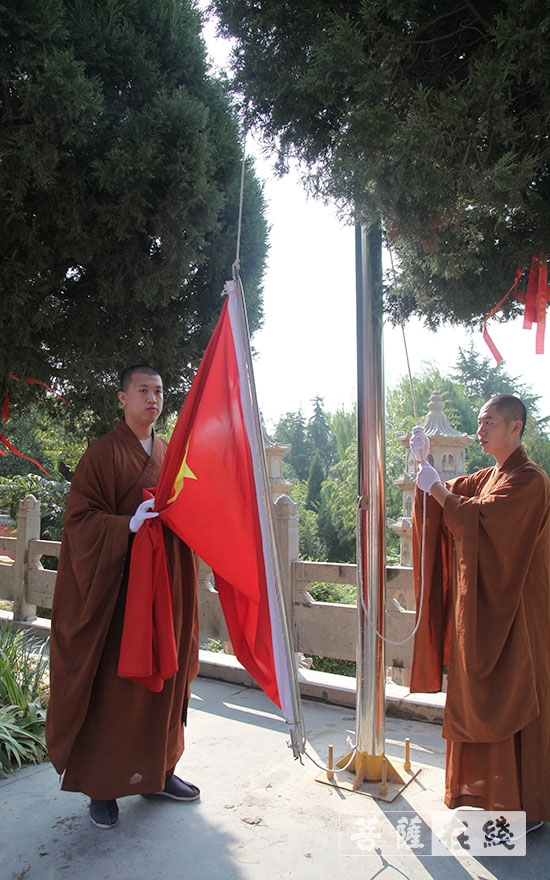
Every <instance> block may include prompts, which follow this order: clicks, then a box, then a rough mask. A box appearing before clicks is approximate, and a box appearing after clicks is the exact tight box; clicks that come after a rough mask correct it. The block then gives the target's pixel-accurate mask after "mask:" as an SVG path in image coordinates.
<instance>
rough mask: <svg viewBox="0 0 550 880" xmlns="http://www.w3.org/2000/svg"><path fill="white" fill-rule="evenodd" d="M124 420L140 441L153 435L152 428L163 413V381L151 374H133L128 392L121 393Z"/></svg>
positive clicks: (119, 397)
mask: <svg viewBox="0 0 550 880" xmlns="http://www.w3.org/2000/svg"><path fill="white" fill-rule="evenodd" d="M118 399H119V400H120V402H121V403H122V406H123V407H124V420H125V422H126V424H127V425H128V427H129V428H131V429H132V431H133V432H134V433H135V434H137V436H138V437H139V438H140V439H146V438H147V437H148V436H150V434H151V427H152V425H153V423H154V422H155V421H156V420H157V419H158V417H159V416H160V414H161V412H162V404H163V391H162V379H161V378H160V376H158V375H150V374H149V373H133V374H132V376H131V379H130V384H129V385H128V388H127V389H126V391H119V393H118Z"/></svg>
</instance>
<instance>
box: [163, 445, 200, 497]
mask: <svg viewBox="0 0 550 880" xmlns="http://www.w3.org/2000/svg"><path fill="white" fill-rule="evenodd" d="M190 442H191V436H189V437H188V439H187V445H186V447H185V452H184V454H183V460H182V463H181V466H180V469H179V471H178V473H177V476H176V479H175V480H174V485H173V487H172V495H171V497H170V498H169V499H168V501H167V502H166V503H167V504H172V502H173V501H175V500H176V498H177V497H178V495H179V494H180V492H181V490H182V489H183V484H184V482H185V480H186V478H187V479H188V480H196V479H197V477H196V476H195V474H194V473H193V471H192V470H191V468H190V467H189V465H188V464H187V453H188V452H189V443H190Z"/></svg>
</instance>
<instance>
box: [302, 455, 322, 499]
mask: <svg viewBox="0 0 550 880" xmlns="http://www.w3.org/2000/svg"><path fill="white" fill-rule="evenodd" d="M324 477H325V471H324V468H323V462H322V459H321V455H320V453H319V450H318V449H316V450H315V453H314V455H313V458H312V459H311V464H310V466H309V476H308V479H307V498H306V507H307V509H308V510H318V508H319V503H320V501H321V487H322V485H323V480H324Z"/></svg>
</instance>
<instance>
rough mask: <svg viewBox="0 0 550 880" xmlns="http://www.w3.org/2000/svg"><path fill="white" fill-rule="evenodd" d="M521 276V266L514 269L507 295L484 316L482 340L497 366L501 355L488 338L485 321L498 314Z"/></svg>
mask: <svg viewBox="0 0 550 880" xmlns="http://www.w3.org/2000/svg"><path fill="white" fill-rule="evenodd" d="M522 274H523V269H522V267H521V266H518V268H517V269H516V277H515V278H514V283H513V284H512V286H511V288H510V290H509V291H508V293H505V294H504V296H503V297H502V299H501V300H500V302H499V303H497V305H496V306H495V307H494V309H492V310H491V311H490V312H489V314H488V315H485V319H484V324H483V338H484V340H485V342H486V343H487V345H488V347H489V350H490V352H491V354H492V355H493V357H494V359H495V361H496V362H497V364H499V363H500V362H501V360H502V355H501V353H500V351H499V350H498V348H497V347H496V345H495V343H494V342H493V340H492V339H491V337H490V336H489V331H488V330H487V321H489V320H490V318H492V317H493V315H494V314H495V312H498V310H499V309H500V307H501V305H502V303H503V302H505V301H506V300H507V299H508V297H509V296H510V294H511V293H513V292H514V290H516V288H517V286H518V282H519V279H520V278H521V276H522Z"/></svg>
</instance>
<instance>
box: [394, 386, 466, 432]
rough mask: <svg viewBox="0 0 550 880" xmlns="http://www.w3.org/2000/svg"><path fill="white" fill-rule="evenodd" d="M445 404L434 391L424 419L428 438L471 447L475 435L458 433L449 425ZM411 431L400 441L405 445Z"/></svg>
mask: <svg viewBox="0 0 550 880" xmlns="http://www.w3.org/2000/svg"><path fill="white" fill-rule="evenodd" d="M444 410H445V404H444V403H443V398H442V397H441V394H438V392H437V391H434V393H433V394H432V396H431V397H430V402H429V404H428V415H427V416H426V418H425V419H424V424H423V428H424V430H425V432H426V434H427V436H428V437H441V438H443V439H445V440H453V441H454V442H455V443H457V444H458V445H459V446H470V445H471V444H472V443H473V442H474V440H475V435H474V434H465V433H463V432H462V431H456V430H455V429H454V428H453V426H452V425H451V424H450V423H449V420H448V418H447V416H446V415H445V412H444ZM410 436H411V431H409V432H407V434H404V435H403V436H402V437H400V438H399V440H400V441H401V442H402V443H403V444H408V442H409V438H410Z"/></svg>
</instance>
